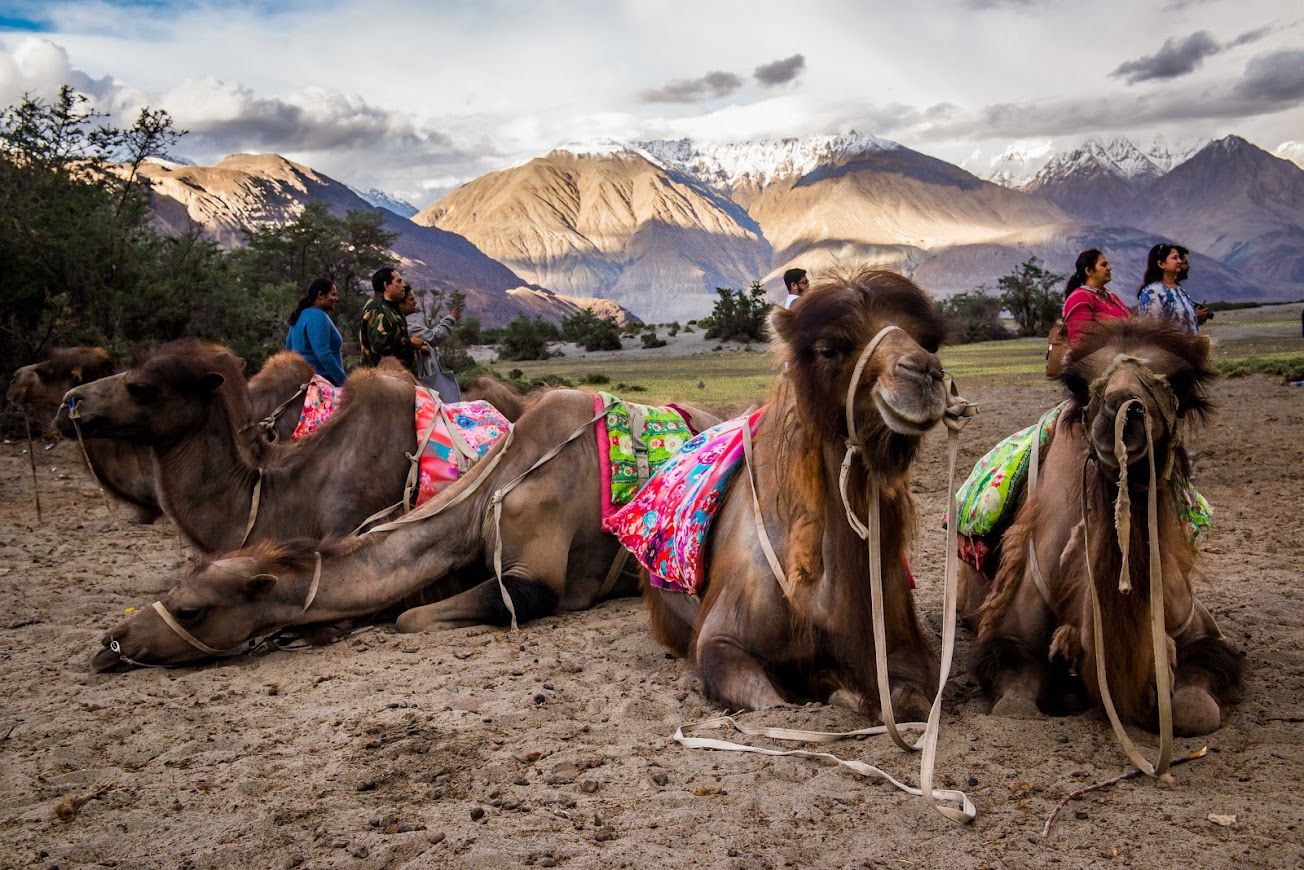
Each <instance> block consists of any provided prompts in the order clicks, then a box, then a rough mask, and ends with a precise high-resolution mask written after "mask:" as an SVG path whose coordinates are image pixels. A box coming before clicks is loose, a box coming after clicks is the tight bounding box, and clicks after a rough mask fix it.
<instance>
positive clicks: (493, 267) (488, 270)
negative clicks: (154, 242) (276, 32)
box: [141, 154, 628, 326]
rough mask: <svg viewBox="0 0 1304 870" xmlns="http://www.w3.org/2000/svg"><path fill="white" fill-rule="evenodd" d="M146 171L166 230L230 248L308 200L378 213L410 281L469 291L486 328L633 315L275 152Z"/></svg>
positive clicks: (159, 165)
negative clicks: (540, 277)
mask: <svg viewBox="0 0 1304 870" xmlns="http://www.w3.org/2000/svg"><path fill="white" fill-rule="evenodd" d="M141 172H142V174H143V175H144V177H145V178H147V179H148V180H149V182H150V184H151V185H152V187H153V196H152V199H151V204H152V207H153V210H154V213H155V216H156V218H157V220H158V221H159V223H160V224H162V226H163V227H164V228H165V229H166V230H168V231H170V232H174V233H182V232H187V231H189V230H190V229H191V228H192V227H197V228H198V229H199V231H200V232H201V234H202V235H204V236H205V237H207V238H211V239H213V240H215V241H217V242H218V243H219V244H221V245H223V246H233V245H238V244H240V243H241V242H242V241H243V239H244V231H245V229H246V228H249V227H254V226H260V225H265V224H278V223H284V222H287V221H290V220H292V219H293V218H294V217H295V215H297V214H298V213H299V211H301V210H302V208H303V206H304V204H305V203H307V202H313V201H315V202H322V203H325V204H326V205H327V207H329V208H330V210H331V211H332V212H334V213H337V214H343V213H344V212H346V211H349V210H364V211H377V212H379V213H380V214H381V215H382V218H383V222H384V225H385V228H386V229H387V230H389V231H390V232H394V233H397V234H398V236H397V238H396V239H395V240H394V244H393V252H394V255H395V259H396V263H397V265H399V266H400V267H401V268H402V269H404V270H405V271H406V272H407V273H408V277H409V280H410V281H411V283H413V284H414V285H415V286H417V287H419V288H430V289H450V290H451V289H457V290H461V291H463V292H464V293H466V295H467V309H468V310H469V311H471V312H473V313H474V314H475V315H476V316H477V317H478V318H479V319H480V321H481V323H483V324H485V325H486V326H496V325H501V324H503V323H506V322H507V321H509V320H511V319H512V318H513V317H516V316H517V315H519V314H528V315H531V316H541V317H545V318H547V319H549V320H559V319H560V318H562V317H565V316H566V315H568V314H572V313H574V312H576V311H578V310H579V308H580V307H583V306H586V305H588V306H594V307H596V308H598V309H600V310H601V311H603V312H605V313H611V314H613V315H617V316H618V317H619V319H621V320H624V319H625V318H626V317H627V316H628V314H627V312H624V311H621V310H620V309H619V308H618V306H615V305H613V304H612V303H611V302H610V301H608V300H592V299H585V298H582V297H570V296H564V295H560V294H556V293H553V292H551V291H550V290H547V289H545V288H543V287H537V286H531V285H530V282H529V281H527V280H523V279H522V278H521V277H520V276H518V275H517V274H516V273H514V272H513V271H512V270H511V269H509V268H507V267H506V266H504V265H503V264H502V263H499V262H497V261H496V260H494V259H492V258H490V257H488V256H486V255H485V254H484V253H483V252H482V251H480V250H479V249H478V248H476V246H475V245H474V244H472V243H471V242H470V241H468V240H467V239H465V238H464V237H462V236H460V235H457V234H456V233H452V232H448V231H447V230H443V229H440V228H438V227H430V226H420V225H417V224H414V223H412V222H411V221H409V220H407V219H405V218H403V217H401V216H399V215H397V214H395V213H393V212H391V211H389V210H383V209H378V208H376V207H374V206H372V205H370V204H368V203H367V202H365V201H364V200H362V199H361V198H360V197H359V196H358V195H357V194H356V193H354V192H353V191H352V190H351V189H350V188H349V187H348V186H346V185H344V184H342V183H340V182H338V181H336V180H334V179H332V178H330V177H328V176H325V175H322V174H321V173H318V172H316V171H314V170H313V169H311V168H309V167H307V166H303V165H301V164H298V163H294V162H293V161H290V160H286V159H285V158H283V157H280V156H278V155H275V154H232V155H230V156H228V157H226V158H224V159H222V160H221V161H219V162H218V163H216V164H215V165H213V166H190V165H181V164H172V163H166V162H158V163H147V164H145V165H144V166H143V167H142V169H141Z"/></svg>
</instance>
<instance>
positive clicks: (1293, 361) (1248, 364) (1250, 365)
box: [1215, 353, 1304, 381]
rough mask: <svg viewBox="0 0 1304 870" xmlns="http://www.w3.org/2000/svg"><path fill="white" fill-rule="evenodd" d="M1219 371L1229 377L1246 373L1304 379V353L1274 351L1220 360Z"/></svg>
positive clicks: (1236, 376)
mask: <svg viewBox="0 0 1304 870" xmlns="http://www.w3.org/2000/svg"><path fill="white" fill-rule="evenodd" d="M1215 365H1216V367H1217V369H1218V373H1219V374H1220V375H1222V376H1223V377H1227V378H1239V377H1244V376H1245V375H1279V376H1281V377H1282V378H1284V379H1285V380H1288V381H1300V380H1304V354H1301V353H1273V354H1265V355H1263V356H1246V357H1240V358H1238V359H1231V360H1219V361H1218V362H1217V363H1216V364H1215Z"/></svg>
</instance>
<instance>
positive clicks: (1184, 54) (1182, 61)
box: [1110, 27, 1273, 85]
mask: <svg viewBox="0 0 1304 870" xmlns="http://www.w3.org/2000/svg"><path fill="white" fill-rule="evenodd" d="M1272 31H1273V28H1272V27H1260V28H1258V29H1257V30H1249V31H1246V32H1245V33H1242V34H1241V35H1240V36H1238V37H1236V38H1235V39H1233V40H1232V41H1231V42H1228V43H1220V42H1218V40H1216V39H1214V38H1213V34H1212V33H1210V32H1209V31H1207V30H1200V31H1197V32H1196V33H1192V34H1191V35H1190V36H1188V37H1185V38H1184V39H1177V38H1176V37H1169V38H1168V39H1167V40H1165V41H1164V44H1163V47H1162V48H1160V49H1159V51H1157V52H1155V53H1154V54H1152V55H1148V56H1146V57H1139V58H1137V59H1136V60H1129V61H1127V62H1126V63H1123V64H1120V65H1119V67H1118V69H1116V70H1114V71H1113V72H1112V73H1110V75H1111V76H1114V77H1115V78H1123V79H1126V80H1127V83H1128V84H1130V85H1135V84H1137V83H1138V82H1149V81H1163V80H1165V79H1175V78H1178V77H1180V76H1184V75H1187V74H1188V73H1192V72H1195V70H1196V69H1198V68H1199V66H1200V64H1202V63H1204V61H1205V58H1208V57H1213V56H1214V55H1216V54H1221V53H1222V52H1224V51H1227V50H1228V49H1232V48H1236V47H1238V46H1242V45H1249V44H1250V43H1252V42H1258V41H1259V40H1260V39H1262V38H1263V37H1265V36H1267V35H1268V34H1269V33H1271V32H1272Z"/></svg>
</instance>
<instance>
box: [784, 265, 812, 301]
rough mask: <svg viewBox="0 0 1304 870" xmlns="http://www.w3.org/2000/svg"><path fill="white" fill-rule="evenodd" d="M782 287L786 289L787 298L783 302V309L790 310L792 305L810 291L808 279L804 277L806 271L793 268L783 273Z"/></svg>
mask: <svg viewBox="0 0 1304 870" xmlns="http://www.w3.org/2000/svg"><path fill="white" fill-rule="evenodd" d="M783 286H784V287H786V288H788V298H786V299H784V300H783V307H784V308H791V307H792V304H793V303H794V302H796V301H797V300H798V299H800V298H801V296H802V294H803V293H805V292H806V291H807V290H809V289H810V279H809V278H807V277H806V270H805V269H798V268H795V267H794V268H792V269H789V270H788V271H786V272H784V273H783Z"/></svg>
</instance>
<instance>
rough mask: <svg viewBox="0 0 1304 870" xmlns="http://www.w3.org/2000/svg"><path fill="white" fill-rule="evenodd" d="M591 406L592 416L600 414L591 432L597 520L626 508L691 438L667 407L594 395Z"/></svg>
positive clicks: (685, 425) (676, 413)
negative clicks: (597, 470)
mask: <svg viewBox="0 0 1304 870" xmlns="http://www.w3.org/2000/svg"><path fill="white" fill-rule="evenodd" d="M594 404H595V405H596V406H597V410H598V411H601V410H602V409H603V407H604V406H605V408H606V413H605V414H604V415H603V416H602V417H601V418H600V419H599V421H598V427H597V435H598V459H599V462H600V464H601V474H602V515H603V517H606V516H609V515H610V514H612V513H614V512H615V511H616V510H617V509H618V508H620V507H621V506H622V505H625V504H628V503H629V502H630V500H631V499H633V498H634V494H635V493H636V492H638V491H639V489H641V488H642V486H643V484H645V483H647V481H648V478H649V477H651V476H652V475H653V474H655V473H656V471H657V469H658V468H660V467H661V466H662V465H665V463H666V460H668V459H669V458H670V457H672V456H674V455H675V454H676V453H678V452H679V448H680V447H682V446H683V445H684V444H685V443H686V442H688V441H689V440H690V439H692V437H693V434H694V433H693V432H692V430H691V429H690V428H689V426H688V423H687V421H686V420H685V418H684V415H683V414H682V413H681V412H680V411H679V410H677V409H676V408H675V407H674V406H673V405H666V406H661V407H656V406H652V405H637V404H635V403H633V402H626V401H623V400H621V399H618V398H617V397H615V396H613V395H611V394H610V393H599V394H598V395H597V396H595V397H594Z"/></svg>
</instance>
